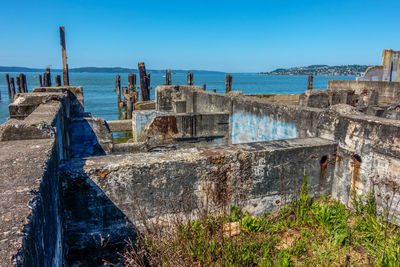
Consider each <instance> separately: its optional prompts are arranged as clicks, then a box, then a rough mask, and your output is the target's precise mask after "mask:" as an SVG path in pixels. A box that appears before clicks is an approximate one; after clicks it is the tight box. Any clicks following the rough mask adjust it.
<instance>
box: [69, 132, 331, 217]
mask: <svg viewBox="0 0 400 267" xmlns="http://www.w3.org/2000/svg"><path fill="white" fill-rule="evenodd" d="M335 153H336V143H335V142H332V141H328V140H323V139H319V138H311V139H292V140H284V141H273V142H268V143H249V144H242V145H230V146H221V147H217V148H197V149H196V148H193V149H187V150H179V151H174V152H161V153H139V154H130V155H110V156H101V157H92V158H88V159H87V160H78V159H77V160H73V161H71V162H69V164H70V165H69V166H68V168H64V174H63V176H64V177H65V179H69V180H70V181H71V182H70V183H72V181H77V180H79V181H85V183H84V186H83V187H84V188H87V190H94V189H93V188H97V187H98V188H99V189H101V191H102V192H104V194H105V195H106V196H107V197H108V198H109V199H110V200H111V201H112V202H113V203H114V204H115V205H116V206H117V207H118V208H119V209H120V210H121V211H122V212H123V213H124V214H125V215H126V216H127V217H128V218H129V219H130V220H131V221H132V222H136V220H138V219H140V218H138V215H139V214H140V212H139V211H141V210H142V209H144V210H145V211H146V216H148V218H151V217H154V216H159V215H166V214H171V213H176V212H180V211H185V212H189V213H190V212H193V211H194V210H195V209H196V208H198V207H205V206H207V203H208V205H210V206H209V207H210V208H212V207H222V206H223V207H228V206H229V204H233V203H236V204H243V205H244V207H245V209H247V210H248V211H250V212H251V213H252V214H255V215H257V214H261V213H262V212H264V211H266V210H272V209H275V208H277V207H278V206H280V205H282V204H284V203H285V202H288V201H290V200H292V199H293V197H294V196H295V195H297V194H298V193H299V189H300V185H301V182H302V178H303V174H306V175H308V178H309V180H310V183H309V189H310V192H311V195H319V194H322V193H324V192H326V193H328V194H329V193H330V188H331V183H332V180H333V170H334V163H335V156H334V155H335ZM328 162H329V164H328ZM88 178H90V180H88ZM92 181H93V182H94V183H95V185H93V184H91V182H92ZM75 194H76V193H74V195H75ZM83 195H85V196H86V195H87V193H85V194H83ZM82 203H86V202H85V201H83V202H82ZM93 205H95V204H94V203H93ZM95 206H96V205H95ZM182 209H183V210H182ZM84 210H85V209H84ZM86 212H87V211H85V212H84V213H86ZM99 215H101V214H99ZM91 218H92V219H93V220H95V219H96V217H95V214H93V217H91ZM99 220H100V219H99Z"/></svg>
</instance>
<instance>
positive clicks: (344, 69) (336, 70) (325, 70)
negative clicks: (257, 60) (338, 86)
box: [259, 65, 369, 76]
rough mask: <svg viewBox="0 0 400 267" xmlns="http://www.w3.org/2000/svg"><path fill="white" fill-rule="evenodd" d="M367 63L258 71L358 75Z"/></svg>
mask: <svg viewBox="0 0 400 267" xmlns="http://www.w3.org/2000/svg"><path fill="white" fill-rule="evenodd" d="M368 67H369V66H368V65H342V66H328V65H311V66H308V67H295V68H289V69H276V70H273V71H271V72H260V73H259V74H264V75H330V76H359V75H361V74H362V73H363V72H365V71H366V70H367V68H368Z"/></svg>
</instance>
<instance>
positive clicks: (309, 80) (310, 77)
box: [307, 75, 314, 90]
mask: <svg viewBox="0 0 400 267" xmlns="http://www.w3.org/2000/svg"><path fill="white" fill-rule="evenodd" d="M313 83H314V76H312V75H309V76H308V85H307V89H308V90H312V89H313Z"/></svg>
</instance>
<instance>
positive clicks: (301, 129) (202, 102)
mask: <svg viewBox="0 0 400 267" xmlns="http://www.w3.org/2000/svg"><path fill="white" fill-rule="evenodd" d="M156 92H157V95H158V99H159V101H160V103H162V104H160V105H158V106H157V107H158V108H159V110H168V111H174V108H173V105H174V104H173V103H174V102H179V103H184V106H185V107H186V110H189V111H187V112H199V113H210V112H229V113H230V114H231V118H230V133H231V141H232V142H233V143H245V142H257V141H271V140H280V139H287V138H296V137H312V136H315V131H314V132H313V131H312V129H315V128H314V127H313V123H314V122H315V119H316V118H317V116H318V114H319V112H321V110H319V109H312V108H302V107H299V106H294V105H285V104H281V103H274V102H269V101H265V100H263V99H259V98H250V97H245V96H240V95H239V96H233V95H225V94H217V93H211V92H205V91H203V90H202V89H201V88H200V87H199V88H197V87H196V88H192V87H187V86H158V87H157V88H156Z"/></svg>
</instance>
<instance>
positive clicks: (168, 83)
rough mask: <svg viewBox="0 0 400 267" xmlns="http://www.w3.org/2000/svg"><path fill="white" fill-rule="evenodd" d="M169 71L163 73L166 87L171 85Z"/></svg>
mask: <svg viewBox="0 0 400 267" xmlns="http://www.w3.org/2000/svg"><path fill="white" fill-rule="evenodd" d="M171 82H172V80H171V70H170V69H167V71H166V72H165V84H166V85H171Z"/></svg>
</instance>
